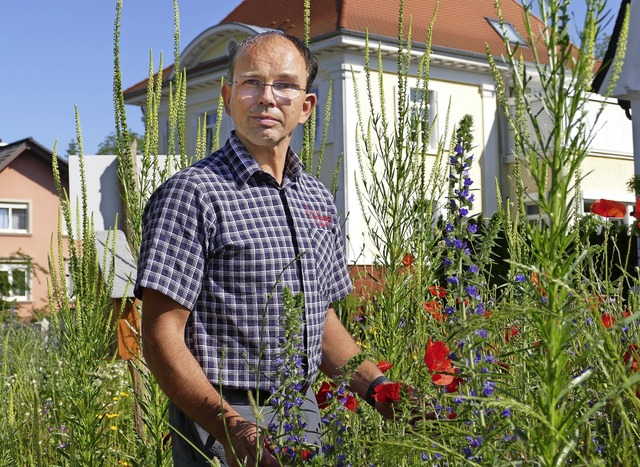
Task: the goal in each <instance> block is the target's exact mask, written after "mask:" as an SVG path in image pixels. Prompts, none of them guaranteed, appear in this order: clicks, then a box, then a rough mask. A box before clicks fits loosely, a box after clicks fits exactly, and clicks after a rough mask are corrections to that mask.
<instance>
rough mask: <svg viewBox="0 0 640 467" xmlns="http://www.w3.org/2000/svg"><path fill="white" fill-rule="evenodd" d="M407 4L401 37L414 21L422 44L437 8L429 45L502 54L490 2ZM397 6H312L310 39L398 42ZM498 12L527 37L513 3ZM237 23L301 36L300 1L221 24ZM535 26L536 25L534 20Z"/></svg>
mask: <svg viewBox="0 0 640 467" xmlns="http://www.w3.org/2000/svg"><path fill="white" fill-rule="evenodd" d="M437 4H438V2H437V1H436V0H405V1H404V24H405V28H404V29H405V34H406V31H407V29H408V24H409V20H410V18H411V21H412V41H413V42H425V40H426V37H427V30H428V28H429V23H430V21H431V18H432V16H433V14H434V12H435V9H436V6H437V8H438V12H437V16H436V22H435V26H434V32H433V40H432V45H434V46H439V47H445V48H451V49H457V50H462V51H469V52H476V53H481V54H484V53H485V43H488V44H489V47H490V49H491V51H492V53H493V54H494V55H497V54H500V53H501V51H502V50H504V48H503V46H502V39H501V37H500V36H499V35H498V34H497V33H496V32H495V30H494V29H493V28H492V27H491V25H490V24H489V23H488V22H487V21H486V20H485V18H492V19H497V17H498V15H497V13H496V9H495V1H494V0H472V1H469V0H441V1H440V2H439V5H437ZM399 11H400V0H311V37H317V36H322V35H325V34H329V33H332V32H334V31H340V30H347V31H359V32H365V31H367V30H368V31H369V34H370V35H379V36H386V37H392V38H395V37H397V36H398V16H399ZM502 12H503V15H504V17H505V18H506V20H507V21H509V22H511V23H512V24H513V25H514V26H515V28H516V29H517V30H518V32H520V35H521V36H522V37H525V35H526V29H525V26H524V20H523V14H524V10H523V8H522V6H521V5H520V4H519V3H518V2H517V1H516V0H503V2H502ZM228 22H239V23H246V24H253V25H255V26H261V27H271V28H281V29H286V30H287V31H288V32H290V33H291V34H293V35H296V36H299V37H303V36H304V3H303V2H302V0H270V1H269V2H265V1H264V0H244V1H243V2H242V3H241V4H240V5H238V6H237V7H236V9H235V10H233V11H232V12H231V13H229V15H227V17H226V18H225V19H223V20H222V23H228ZM534 23H535V24H536V25H540V24H541V23H540V22H539V20H537V18H534Z"/></svg>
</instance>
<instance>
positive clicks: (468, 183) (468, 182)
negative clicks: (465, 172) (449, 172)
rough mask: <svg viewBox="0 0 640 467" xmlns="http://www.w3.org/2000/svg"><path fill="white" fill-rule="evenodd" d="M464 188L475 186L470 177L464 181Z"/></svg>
mask: <svg viewBox="0 0 640 467" xmlns="http://www.w3.org/2000/svg"><path fill="white" fill-rule="evenodd" d="M463 183H464V186H471V185H473V180H471V179H470V178H469V177H467V178H465V179H464V182H463Z"/></svg>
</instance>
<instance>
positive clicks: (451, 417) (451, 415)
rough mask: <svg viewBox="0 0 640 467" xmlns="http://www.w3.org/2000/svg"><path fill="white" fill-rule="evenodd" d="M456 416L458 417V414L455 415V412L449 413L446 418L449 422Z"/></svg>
mask: <svg viewBox="0 0 640 467" xmlns="http://www.w3.org/2000/svg"><path fill="white" fill-rule="evenodd" d="M457 416H458V414H457V413H455V412H449V413H448V414H447V418H448V419H449V420H453V419H455V418H456V417H457Z"/></svg>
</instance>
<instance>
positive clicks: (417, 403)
mask: <svg viewBox="0 0 640 467" xmlns="http://www.w3.org/2000/svg"><path fill="white" fill-rule="evenodd" d="M383 386H386V387H383ZM401 391H405V392H406V394H407V396H408V398H407V400H408V410H409V412H410V414H411V420H410V424H411V425H412V426H414V425H415V424H416V423H418V422H419V421H421V420H423V419H425V420H435V419H436V415H435V413H433V412H425V413H423V410H422V403H421V397H420V394H419V393H418V391H417V390H416V389H415V388H414V387H411V386H409V385H406V384H402V383H397V382H392V381H387V382H385V383H382V384H380V385H378V386H377V387H376V392H375V393H374V394H380V396H382V397H377V398H376V405H375V408H376V410H377V411H378V412H379V413H380V415H382V416H383V417H384V418H387V419H389V420H394V419H397V418H398V415H399V414H400V413H402V410H403V409H402V407H401V404H402V399H401V398H400V394H401ZM390 395H391V397H389V396H390ZM396 396H397V397H396ZM374 397H375V396H374Z"/></svg>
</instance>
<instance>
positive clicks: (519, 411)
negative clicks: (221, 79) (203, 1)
mask: <svg viewBox="0 0 640 467" xmlns="http://www.w3.org/2000/svg"><path fill="white" fill-rule="evenodd" d="M310 1H313V0H310ZM538 3H539V4H540V8H539V11H540V18H541V20H542V22H543V23H544V25H545V28H546V29H545V31H543V33H541V32H540V31H537V30H533V29H532V28H530V29H529V30H528V31H527V33H528V34H527V35H528V37H527V41H528V42H529V44H534V43H536V42H537V41H542V42H543V43H544V46H545V49H546V50H547V51H548V53H547V56H546V57H544V60H543V59H541V58H539V57H534V63H533V66H531V64H529V65H527V66H528V68H527V66H525V64H524V62H523V61H522V60H521V58H520V48H519V47H518V46H514V45H513V44H510V43H508V42H506V43H505V47H506V52H505V54H504V56H503V57H502V61H501V62H500V63H497V62H496V60H497V59H495V58H493V57H494V56H495V51H494V53H492V51H489V50H488V51H487V57H488V61H489V64H490V66H491V69H492V73H493V77H494V80H495V83H496V87H497V90H498V97H499V100H500V104H501V106H502V110H503V113H504V115H505V117H506V118H507V119H508V121H509V126H510V129H511V131H512V132H513V133H514V134H515V135H516V138H515V139H516V148H515V150H516V154H517V157H516V158H515V161H516V162H515V164H514V170H513V173H512V174H510V177H511V178H512V180H514V182H515V186H516V190H515V193H514V196H502V194H500V193H499V209H498V211H497V212H495V213H492V214H491V215H490V216H488V215H484V214H482V213H478V210H477V209H476V206H475V204H474V203H475V202H476V198H477V196H478V190H479V181H478V180H473V179H472V178H471V174H472V170H471V169H472V168H473V167H474V164H477V157H478V154H479V153H480V152H481V151H480V148H479V147H478V142H476V141H473V131H472V130H473V128H474V125H476V124H477V123H478V122H475V121H474V119H473V117H472V116H471V115H465V116H464V117H463V118H462V119H460V120H459V121H456V122H452V121H450V120H449V115H438V116H437V118H438V119H440V121H441V122H442V125H443V126H444V127H446V128H447V131H445V132H444V134H442V135H440V139H439V141H437V143H436V144H435V145H434V144H429V142H430V139H431V138H432V136H433V131H432V130H433V128H432V126H431V125H430V123H429V122H430V121H432V120H433V119H430V118H429V117H428V112H429V108H428V105H427V95H428V89H429V56H430V51H431V49H430V43H431V38H430V34H429V37H426V38H418V40H420V41H421V42H424V43H425V44H426V50H425V52H424V54H422V56H421V58H419V59H418V60H417V61H416V59H415V58H414V56H413V55H412V54H411V53H410V52H411V47H412V43H411V40H412V38H411V35H410V31H411V24H410V22H409V20H407V18H405V16H404V14H403V6H402V5H403V3H402V2H401V3H400V5H401V7H400V12H399V15H398V18H399V28H398V31H399V34H398V51H397V52H398V66H397V70H383V67H382V52H381V51H378V53H377V55H376V47H375V45H372V46H371V47H367V48H366V51H365V57H364V58H365V69H364V73H365V75H366V86H365V87H364V88H356V89H354V92H355V93H356V96H357V99H358V102H359V105H358V109H357V111H358V117H359V119H358V128H357V135H356V139H357V150H358V160H359V162H360V172H359V177H358V185H357V190H358V191H357V193H358V198H359V201H360V203H361V207H362V209H363V213H364V218H365V222H366V227H367V232H368V238H369V240H370V243H371V245H372V248H373V256H374V261H373V264H371V265H370V268H368V269H367V274H368V276H367V277H368V279H370V280H371V281H372V282H373V283H374V284H375V286H374V287H372V288H371V289H369V290H367V293H363V294H360V295H353V296H350V297H348V298H347V299H346V300H344V302H342V303H339V304H336V311H337V313H338V316H339V317H340V319H341V320H342V321H343V323H344V324H345V326H346V327H347V329H348V330H349V332H350V333H351V334H352V335H353V337H354V339H355V340H356V341H357V342H358V344H359V345H360V347H361V348H362V349H363V353H362V354H361V356H359V357H358V358H356V359H354V361H352V362H350V363H349V364H348V365H347V367H346V368H345V369H344V372H345V375H344V377H342V378H339V379H337V380H328V379H326V378H324V377H320V378H319V379H318V380H317V381H316V382H315V384H314V389H315V393H316V398H317V401H318V403H319V405H320V407H321V414H322V423H323V431H324V434H323V445H322V447H321V448H318V447H317V446H314V445H310V444H308V443H307V442H306V440H305V438H304V421H303V419H302V418H301V416H300V407H301V406H302V403H303V401H302V400H301V397H300V392H299V389H300V388H301V387H303V385H304V384H303V381H304V378H305V374H304V369H303V366H302V365H300V362H301V361H302V359H303V358H304V347H303V345H302V343H303V339H302V337H301V335H300V332H301V331H300V313H301V311H300V310H301V309H302V307H303V305H304V304H303V299H302V297H300V296H291V294H290V293H289V292H288V291H287V292H286V293H287V295H286V297H284V298H285V300H284V302H285V303H286V313H285V315H286V316H285V320H284V329H283V336H282V340H281V342H282V367H281V371H280V373H279V375H278V377H279V378H280V380H281V381H282V384H281V385H279V386H278V387H274V388H273V389H272V391H271V392H272V395H271V397H270V399H269V403H270V405H271V408H272V410H274V411H276V412H278V413H280V415H281V416H282V420H283V421H282V423H281V424H279V425H273V424H269V421H268V420H265V424H266V426H268V430H269V443H270V446H271V447H272V450H273V452H274V453H275V454H276V455H277V457H278V459H279V460H280V461H281V463H282V464H283V465H315V466H348V465H351V466H394V467H395V466H416V465H433V466H435V465H438V466H444V465H544V466H552V465H554V466H555V465H567V464H573V465H629V466H633V465H637V464H638V462H639V459H640V431H639V430H640V347H639V345H640V344H639V341H640V330H639V319H640V295H639V292H638V291H639V290H640V288H639V287H640V282H639V281H640V277H639V276H638V268H637V266H636V264H637V253H636V251H637V242H638V232H639V228H638V224H639V223H640V203H639V204H638V205H637V206H636V212H635V213H634V217H635V223H634V224H636V225H634V226H633V228H632V230H631V231H630V232H627V231H624V232H622V234H621V233H620V228H619V227H617V225H616V224H615V223H614V222H612V219H615V218H620V217H622V216H624V215H625V214H624V213H625V210H624V209H625V208H624V206H622V207H621V205H619V203H615V202H613V201H609V200H599V201H598V202H597V203H595V204H594V205H593V206H592V212H590V213H587V214H581V210H580V209H578V203H579V202H580V201H579V198H580V196H579V188H580V183H581V179H582V177H583V174H582V173H581V163H582V162H583V161H584V159H585V158H586V157H587V154H588V148H589V143H590V141H591V139H592V138H593V131H595V130H594V128H595V127H594V125H593V124H592V123H593V118H594V117H593V116H590V117H589V118H590V121H591V123H590V124H589V125H587V124H586V118H587V117H586V113H585V110H584V108H585V102H586V99H587V96H588V95H589V93H590V92H591V90H590V85H591V82H592V78H593V73H594V69H596V62H595V59H594V58H593V55H594V53H593V52H594V47H595V43H596V39H597V38H598V35H599V34H600V32H601V31H600V28H601V24H602V22H601V18H602V15H603V12H604V8H605V6H606V3H605V2H604V1H602V0H586V1H585V3H586V4H587V15H586V18H585V23H584V25H583V26H582V28H581V31H582V32H581V47H580V48H577V47H575V46H573V45H572V44H571V41H570V38H569V25H568V23H567V22H568V18H569V15H568V14H567V8H568V5H569V3H570V2H569V1H564V0H546V1H542V0H540V1H539V2H538ZM305 6H306V8H307V11H309V0H306V1H305ZM121 8H122V0H118V1H117V4H116V20H115V26H114V27H115V47H114V50H115V72H114V100H115V118H116V135H117V137H118V147H119V154H118V160H119V162H120V164H119V169H118V171H119V177H120V180H121V183H122V186H123V190H121V197H122V205H123V210H122V214H121V215H122V219H121V222H122V225H123V226H124V230H125V234H126V237H127V240H128V242H129V244H130V246H131V249H132V251H133V254H134V256H137V253H136V252H137V248H138V247H139V242H140V229H141V222H140V220H141V213H142V209H143V207H144V202H145V199H146V196H148V194H149V193H150V192H151V191H152V190H153V188H154V187H155V186H156V185H157V184H158V183H159V182H160V181H161V180H163V179H165V178H166V177H167V176H168V175H169V174H170V173H171V170H172V168H171V167H170V164H167V165H165V164H161V163H160V162H158V160H157V159H156V158H155V157H154V155H156V154H157V153H158V134H159V133H158V119H157V116H158V109H159V105H160V99H161V82H160V81H159V79H160V78H159V77H158V78H156V76H161V75H162V73H157V75H156V71H159V70H162V68H163V65H162V61H161V62H160V64H159V66H158V67H157V69H156V67H154V65H153V63H151V64H150V68H149V88H148V94H147V102H148V106H147V109H148V111H147V112H146V114H145V118H146V134H145V145H144V148H141V150H142V153H143V157H142V161H143V162H142V170H141V171H140V172H139V173H138V172H137V171H136V169H135V167H134V166H133V164H132V162H131V161H132V157H131V154H130V151H131V149H130V148H129V143H128V141H127V134H128V130H127V124H126V120H125V113H124V102H123V96H122V89H121V82H120V81H121V79H120V70H119V62H118V37H119V27H120V26H119V21H120V13H121ZM174 8H175V11H176V18H178V15H177V12H178V5H177V2H175V3H174ZM500 8H501V0H498V1H497V2H496V9H497V14H498V16H500V17H501V13H500ZM526 11H527V14H530V12H531V5H529V6H527V7H526ZM437 21H438V17H437V11H436V12H435V14H434V17H433V20H432V24H431V28H430V31H432V30H433V25H434V24H435V23H436V22H437ZM527 24H530V23H529V22H527ZM310 25H311V27H312V25H313V18H311V19H310V23H309V24H307V27H310ZM626 30H627V27H626V26H625V27H623V31H622V36H621V38H620V42H619V43H620V44H624V43H626ZM178 31H179V28H178V27H177V28H176V51H175V56H174V62H175V69H176V70H182V69H181V68H180V57H179V53H178V50H179V47H178V44H177V42H178V40H177V39H178V38H179V32H178ZM619 49H620V50H619V56H618V57H617V58H616V60H615V61H614V62H613V63H612V64H611V66H612V70H613V76H614V78H615V75H616V73H619V70H620V66H621V59H620V57H622V56H623V55H624V47H622V46H621V47H620V48H619ZM370 53H371V56H370ZM412 67H413V68H412ZM412 69H413V70H417V77H416V76H415V74H414V75H411V76H410V70H412ZM154 70H156V71H154ZM384 71H393V72H394V73H396V74H397V83H396V84H397V94H396V95H395V96H396V98H395V108H393V109H387V108H386V107H385V102H387V101H386V100H385V88H384V86H383V80H382V73H383V72H384ZM531 74H536V75H537V76H538V77H539V78H540V81H541V82H542V83H543V89H542V92H541V94H540V95H537V96H535V98H536V99H540V100H541V102H542V103H543V107H544V109H545V111H546V113H547V117H548V118H550V119H551V121H552V122H553V124H554V126H553V128H554V130H553V131H551V132H543V131H541V130H540V127H539V126H538V123H537V122H538V118H539V115H538V114H537V113H536V112H535V111H534V110H532V108H533V107H532V106H531V105H530V103H531V99H533V97H532V96H531V95H530V94H529V93H528V87H527V86H528V84H529V80H530V76H531ZM175 76H176V79H175V82H174V83H173V84H172V89H171V92H170V96H169V99H170V102H169V106H170V109H171V111H170V114H171V122H170V137H169V141H170V142H171V144H172V145H173V146H172V147H171V148H170V150H169V154H170V155H175V156H174V157H173V162H174V165H175V166H176V167H178V168H180V167H184V166H186V165H188V164H189V163H191V162H192V161H193V160H196V159H199V158H201V157H204V156H205V154H204V147H205V145H204V138H205V136H204V132H203V134H201V135H200V136H199V143H198V145H197V146H198V150H197V151H196V152H197V153H196V154H194V155H191V156H190V157H187V156H185V154H186V151H185V150H184V141H185V138H184V131H185V108H186V89H187V87H186V80H187V79H188V76H187V75H186V73H184V72H177V73H176V74H175ZM410 77H411V79H416V78H417V82H418V91H417V92H416V93H415V95H413V96H412V95H411V93H410V92H409V91H408V85H407V82H408V79H409V78H410ZM328 98H329V100H330V99H331V96H330V95H329V96H328ZM512 102H515V103H516V105H515V106H513V105H512ZM603 105H604V104H603ZM327 108H330V107H329V104H327ZM514 109H515V110H514ZM219 112H220V115H221V112H222V107H221V106H220V108H219ZM391 114H393V115H394V116H395V117H394V118H393V119H389V117H388V116H389V115H391ZM220 115H219V117H220ZM328 118H330V116H327V119H328ZM220 120H221V118H218V120H217V121H218V122H219V121H220ZM595 120H596V122H597V116H596V119H595ZM320 127H321V128H322V126H320ZM327 127H328V125H327V122H325V123H324V131H325V135H326V128H327ZM77 128H78V136H77V141H78V148H79V150H80V153H82V133H81V126H80V115H78V117H77ZM315 128H316V124H315V118H313V119H311V121H310V122H309V123H308V125H307V128H306V129H305V137H304V140H305V143H304V148H303V150H302V156H303V159H304V161H305V164H306V166H307V167H310V168H314V167H318V165H319V164H320V163H321V157H322V156H321V154H320V155H318V154H317V153H314V151H313V149H312V148H313V147H314V141H315V140H316V135H315ZM325 135H321V136H319V137H320V138H324V137H325ZM225 136H226V135H219V136H218V137H219V138H221V139H224V137H225ZM323 141H324V139H323ZM434 146H435V147H437V151H436V153H435V154H434V153H433V150H432V149H429V148H433V147H434ZM53 160H54V164H55V161H56V157H53ZM81 161H82V158H81ZM53 172H54V175H55V176H56V177H57V178H56V180H57V181H58V186H59V187H60V183H59V178H58V177H59V175H58V171H57V167H55V165H54V167H53ZM525 174H526V179H527V180H528V185H529V186H525V183H524V181H523V180H524V178H525ZM630 185H631V186H632V187H633V182H631V183H630ZM83 186H84V192H85V193H86V184H85V183H84V180H83ZM532 188H535V192H537V193H538V197H537V201H536V203H537V206H538V208H539V219H537V220H530V219H528V218H527V215H526V213H525V208H524V203H525V200H527V196H528V195H527V190H531V189H532ZM59 192H60V193H59V194H60V198H61V216H60V228H59V232H58V238H57V239H54V241H53V242H52V245H51V254H50V265H49V269H50V284H49V286H50V297H51V298H50V312H51V315H50V321H51V329H50V331H49V332H48V333H45V334H43V333H42V332H40V331H36V330H35V329H34V328H32V327H29V326H24V325H20V324H19V323H12V324H9V325H6V326H5V327H4V328H3V332H2V333H1V334H0V362H1V364H0V382H1V383H2V385H1V386H0V404H1V406H2V407H3V410H2V413H1V414H0V465H3V466H4V465H6V466H14V465H25V466H32V465H47V466H48V465H92V466H93V465H108V466H117V465H128V466H150V465H155V466H163V465H171V464H172V462H171V453H170V447H171V438H170V436H169V426H168V425H167V423H168V422H167V400H166V398H165V397H164V395H163V394H162V392H161V391H160V390H159V388H158V386H157V384H156V382H155V381H154V379H153V377H152V376H151V375H150V374H149V372H148V371H147V369H146V367H145V361H144V356H140V357H139V358H133V359H130V360H124V359H121V358H116V355H117V352H116V350H115V349H116V347H115V345H114V339H115V325H114V319H113V314H114V313H115V314H116V317H117V316H118V313H121V312H122V311H123V309H124V305H123V307H122V309H120V310H117V309H116V310H115V311H114V310H113V302H112V300H111V298H110V288H111V287H112V284H113V274H114V270H113V267H114V266H113V263H112V262H111V259H110V258H111V256H109V255H105V256H104V257H101V256H100V255H99V254H98V253H97V250H96V248H95V242H94V237H95V232H94V231H93V226H92V223H91V216H90V213H88V212H87V202H86V198H85V199H83V200H81V203H80V206H81V208H80V209H81V211H82V213H81V214H82V215H81V216H79V219H80V221H79V222H78V223H76V224H74V223H73V222H72V216H71V212H70V209H71V208H70V206H71V203H70V201H69V199H68V197H67V194H66V193H64V192H63V191H62V189H59ZM638 194H639V193H638V192H637V189H636V195H638ZM504 200H506V201H504ZM344 214H345V216H346V215H348V213H344ZM63 236H67V238H68V240H69V245H70V246H69V251H68V257H69V259H70V270H71V275H72V279H73V283H74V291H73V294H72V295H71V296H70V293H69V291H68V290H67V289H66V285H65V284H66V282H65V272H64V261H63V257H64V256H65V255H67V253H64V252H63V251H62V244H63V241H62V239H63ZM114 239H115V236H113V238H111V242H110V243H111V248H112V249H113V248H115V240H114ZM620 239H623V240H622V241H621V240H620ZM136 306H138V307H139V304H136ZM138 337H139V336H138ZM365 357H366V358H371V359H373V360H374V361H376V362H378V366H379V367H380V369H381V370H382V371H384V372H385V375H386V376H387V377H388V378H389V379H390V380H391V381H393V382H394V383H393V384H388V385H385V386H380V387H379V388H378V390H377V391H376V393H375V395H374V397H375V399H376V400H379V401H395V404H396V411H395V419H393V420H387V419H384V418H382V417H381V416H380V415H379V414H378V413H377V412H376V411H375V410H374V409H372V408H371V407H370V406H369V405H368V404H366V403H365V402H364V401H362V400H360V399H359V398H358V397H357V396H355V395H353V394H352V393H351V392H350V391H349V388H348V384H347V382H348V376H349V374H350V373H352V372H353V371H354V370H355V368H356V367H357V366H358V363H359V362H360V361H362V359H363V358H365ZM252 465H253V464H252Z"/></svg>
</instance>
